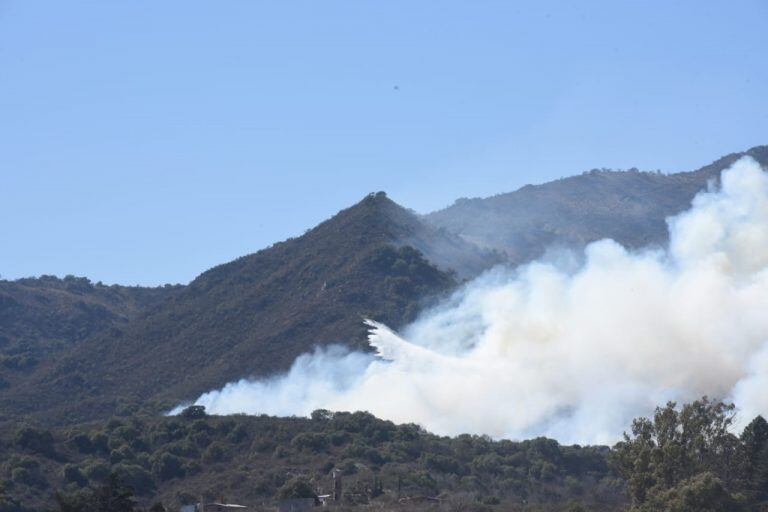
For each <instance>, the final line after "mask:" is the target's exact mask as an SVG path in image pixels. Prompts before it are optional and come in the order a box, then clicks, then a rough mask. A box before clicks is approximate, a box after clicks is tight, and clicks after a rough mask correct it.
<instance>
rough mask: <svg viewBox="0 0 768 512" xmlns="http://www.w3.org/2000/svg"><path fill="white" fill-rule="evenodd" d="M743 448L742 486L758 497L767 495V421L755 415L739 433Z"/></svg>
mask: <svg viewBox="0 0 768 512" xmlns="http://www.w3.org/2000/svg"><path fill="white" fill-rule="evenodd" d="M741 446H742V450H743V457H742V461H743V467H742V478H743V484H744V487H745V488H746V489H747V490H749V491H751V492H753V493H757V497H758V498H764V497H766V495H768V422H767V421H765V418H763V417H762V416H757V417H756V418H755V419H754V420H752V422H751V423H750V424H749V425H747V426H746V428H745V429H744V431H743V432H742V434H741Z"/></svg>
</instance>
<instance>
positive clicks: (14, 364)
mask: <svg viewBox="0 0 768 512" xmlns="http://www.w3.org/2000/svg"><path fill="white" fill-rule="evenodd" d="M180 289H181V287H180V286H165V287H158V288H142V287H138V286H130V287H129V286H118V285H113V286H105V285H102V284H101V283H97V284H93V283H91V282H90V281H89V280H88V279H86V278H82V277H73V276H67V277H65V278H63V279H58V278H56V277H53V276H42V277H39V278H26V279H19V280H16V281H0V388H3V387H10V386H20V385H22V383H23V382H24V381H25V380H26V379H27V378H28V376H29V373H30V372H31V371H33V370H34V368H35V367H36V366H37V365H39V364H41V363H43V362H44V361H46V360H49V359H51V358H54V357H56V356H57V354H59V353H60V352H62V351H67V350H71V349H72V348H73V347H74V346H75V345H77V344H78V343H80V342H82V341H83V340H85V339H87V338H89V337H91V336H94V335H95V334H97V333H101V332H105V331H108V330H109V329H112V328H116V327H119V326H123V325H126V324H127V323H129V322H130V321H132V320H134V319H136V318H138V317H139V316H141V315H142V314H143V312H144V311H146V310H147V309H151V308H154V307H155V306H156V305H157V304H159V303H161V302H163V301H165V300H166V299H167V298H169V297H170V296H171V295H173V294H174V293H176V292H178V291H179V290H180Z"/></svg>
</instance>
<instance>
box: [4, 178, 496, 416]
mask: <svg viewBox="0 0 768 512" xmlns="http://www.w3.org/2000/svg"><path fill="white" fill-rule="evenodd" d="M436 240H437V241H438V243H437V245H439V244H448V245H455V246H457V247H460V246H461V247H465V248H467V250H469V251H470V252H472V251H475V249H473V248H471V247H469V246H468V245H467V244H466V243H464V242H461V241H460V240H458V239H457V238H456V237H455V236H451V235H448V234H445V233H442V232H441V231H439V230H436V229H434V228H430V227H427V226H425V225H424V224H423V223H422V222H421V221H420V220H419V219H418V218H417V217H416V216H415V215H413V214H412V213H410V212H408V211H407V210H405V209H403V208H401V207H400V206H398V205H396V204H395V203H393V202H392V201H390V200H389V199H388V198H387V197H386V196H385V195H384V194H382V193H379V194H375V195H370V196H368V197H366V198H365V199H364V200H363V201H361V202H360V203H358V204H356V205H354V206H353V207H351V208H349V209H347V210H343V211H341V212H340V213H339V214H337V215H336V216H335V217H333V218H332V219H330V220H328V221H326V222H324V223H322V224H320V225H319V226H317V227H316V228H314V229H312V230H310V231H309V232H307V233H306V234H304V235H303V236H301V237H298V238H294V239H289V240H287V241H285V242H282V243H278V244H275V245H274V246H272V247H270V248H268V249H265V250H262V251H259V252H257V253H255V254H251V255H248V256H245V257H242V258H239V259H237V260H235V261H232V262H230V263H227V264H224V265H220V266H218V267H215V268H213V269H211V270H208V271H207V272H204V273H203V274H201V275H200V276H199V277H198V278H196V279H195V280H194V281H192V282H191V283H190V284H189V285H188V286H186V287H185V288H184V289H183V290H180V291H179V292H178V293H177V294H174V295H173V296H171V297H170V298H169V300H168V301H166V302H164V303H162V304H161V305H159V306H158V307H157V308H155V309H154V310H153V311H151V312H149V313H147V314H146V315H145V316H143V317H141V318H139V319H137V320H136V321H134V322H131V323H128V324H126V325H124V326H119V327H113V328H111V329H110V330H109V331H107V332H102V333H99V334H96V335H95V336H92V337H90V338H88V339H87V340H85V341H84V342H82V343H80V344H79V345H78V346H77V347H75V348H74V350H72V351H71V352H68V353H67V354H65V355H63V356H62V357H61V358H60V360H58V361H56V362H55V363H52V364H50V365H47V366H43V367H42V368H40V369H39V370H38V372H37V373H36V375H35V377H34V378H35V382H34V385H32V386H29V387H28V388H27V389H17V390H14V389H13V388H11V389H8V390H5V391H3V392H0V400H2V402H1V403H0V406H1V407H3V408H4V409H6V410H7V409H11V410H14V409H15V410H18V411H19V412H26V413H34V412H36V411H41V410H42V411H45V412H44V414H42V415H40V417H39V418H38V419H46V420H50V421H55V422H62V421H64V422H71V421H79V420H84V419H87V418H92V417H102V416H106V415H109V414H111V413H112V412H113V408H114V407H115V406H116V404H118V403H121V402H129V403H130V402H135V403H142V404H146V403H150V405H149V407H150V408H154V410H158V409H160V408H162V407H169V406H172V405H175V404H176V403H178V402H179V401H181V400H184V399H190V398H193V397H195V396H197V395H198V394H199V393H201V392H204V391H207V390H209V389H211V388H215V387H219V386H222V385H223V384H225V383H226V382H229V381H232V380H235V379H238V378H241V377H246V376H265V375H269V374H272V373H275V372H279V371H283V370H286V369H287V368H288V367H289V366H290V365H291V363H292V362H293V361H294V359H295V358H296V357H297V356H298V355H300V354H301V353H303V352H306V351H308V350H311V349H312V347H314V346H316V345H327V344H332V343H342V344H345V345H348V346H351V347H355V348H365V347H366V346H367V345H366V341H365V334H366V331H365V328H364V325H363V323H362V318H363V317H371V318H374V319H378V320H381V321H384V322H386V323H388V324H389V325H394V326H398V325H401V324H403V323H404V322H407V321H409V320H411V319H413V318H414V317H415V315H416V313H417V311H418V310H419V308H420V307H421V306H422V305H423V304H424V301H425V300H428V299H429V298H430V297H434V296H436V295H439V294H442V293H445V292H447V291H448V290H450V289H452V287H454V286H455V284H456V279H455V277H454V274H453V273H451V272H448V271H445V270H441V269H439V268H438V267H437V266H435V265H433V264H432V263H431V262H430V261H428V260H427V259H425V258H424V256H423V255H422V254H421V253H420V252H419V251H418V250H416V249H414V248H413V247H411V246H410V245H405V243H406V242H408V241H411V242H413V243H417V242H420V241H421V242H425V243H423V245H424V246H425V247H427V248H428V246H427V244H426V242H429V243H430V244H431V245H435V241H436ZM472 254H480V253H474V252H472ZM491 262H492V260H490V259H489V260H488V263H489V264H490V263H491ZM148 400H149V402H148ZM23 404H27V405H26V406H25V405H23ZM20 409H21V410H20ZM43 417H44V418H43Z"/></svg>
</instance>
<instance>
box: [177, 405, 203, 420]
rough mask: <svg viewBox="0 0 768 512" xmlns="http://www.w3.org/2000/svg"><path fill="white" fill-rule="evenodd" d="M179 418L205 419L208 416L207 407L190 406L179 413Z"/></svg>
mask: <svg viewBox="0 0 768 512" xmlns="http://www.w3.org/2000/svg"><path fill="white" fill-rule="evenodd" d="M179 416H181V417H182V418H186V419H188V420H198V419H203V418H206V417H207V416H208V414H206V412H205V406H204V405H190V406H189V407H187V408H186V409H184V410H183V411H181V413H179Z"/></svg>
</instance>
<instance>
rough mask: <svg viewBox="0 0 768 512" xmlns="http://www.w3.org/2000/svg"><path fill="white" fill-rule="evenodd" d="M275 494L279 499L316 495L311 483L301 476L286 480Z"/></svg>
mask: <svg viewBox="0 0 768 512" xmlns="http://www.w3.org/2000/svg"><path fill="white" fill-rule="evenodd" d="M277 496H278V498H280V499H281V500H287V499H294V498H315V497H316V496H315V491H314V490H313V489H312V485H311V484H310V483H309V481H307V479H306V478H303V477H294V478H292V479H290V480H288V481H287V482H286V483H285V484H284V485H283V486H282V487H281V488H280V490H279V491H278V492H277Z"/></svg>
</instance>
